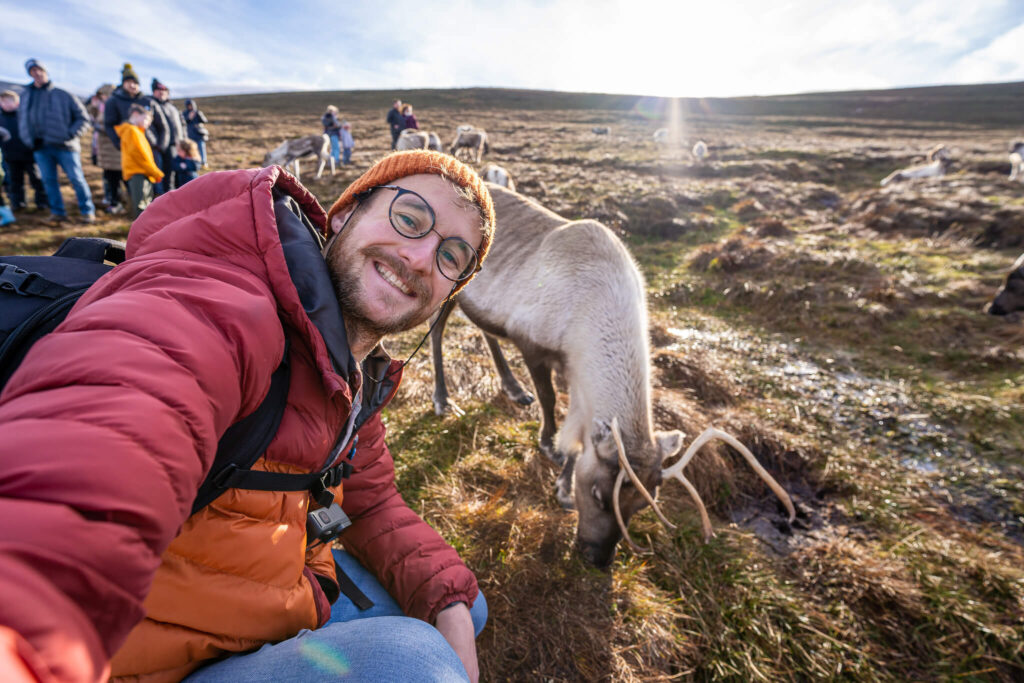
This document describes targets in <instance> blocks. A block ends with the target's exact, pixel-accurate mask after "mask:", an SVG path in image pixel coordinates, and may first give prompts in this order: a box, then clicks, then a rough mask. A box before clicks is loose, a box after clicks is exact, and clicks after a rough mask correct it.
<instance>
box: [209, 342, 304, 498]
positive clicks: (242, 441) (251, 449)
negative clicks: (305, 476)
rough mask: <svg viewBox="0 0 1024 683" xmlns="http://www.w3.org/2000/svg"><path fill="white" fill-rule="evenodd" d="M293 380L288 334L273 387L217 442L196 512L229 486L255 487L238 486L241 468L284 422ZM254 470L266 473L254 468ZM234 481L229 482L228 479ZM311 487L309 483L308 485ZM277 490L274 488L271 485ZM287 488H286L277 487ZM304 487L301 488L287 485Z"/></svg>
mask: <svg viewBox="0 0 1024 683" xmlns="http://www.w3.org/2000/svg"><path fill="white" fill-rule="evenodd" d="M290 384H291V367H290V366H289V365H288V337H287V336H285V344H284V357H283V358H282V359H281V364H280V365H279V366H278V367H277V370H275V371H274V374H273V375H271V376H270V389H269V390H268V391H267V395H266V397H265V398H264V399H263V402H262V403H260V405H259V407H258V408H256V410H255V411H253V412H252V413H250V414H249V415H248V416H246V417H245V418H243V419H241V420H239V421H238V422H236V423H235V424H233V425H231V426H230V427H229V428H228V430H227V431H226V432H224V436H222V437H221V439H220V442H219V443H218V444H217V456H216V457H215V458H214V461H213V467H212V468H210V472H209V473H208V474H207V475H206V479H204V480H203V483H202V484H201V485H200V486H199V491H198V492H197V493H196V499H195V502H193V503H192V512H191V514H195V513H196V512H197V511H198V510H201V509H202V508H204V507H206V506H207V505H209V504H210V503H212V502H213V501H214V500H216V499H217V498H218V497H219V496H220V494H222V493H224V492H225V491H227V490H228V489H229V488H251V487H248V486H238V485H237V484H238V483H239V482H240V480H239V478H238V477H237V476H236V473H237V472H250V470H249V468H250V467H252V465H253V463H255V462H256V461H257V460H258V459H259V457H260V456H261V455H263V454H264V453H265V452H266V450H267V447H268V446H270V442H271V441H273V440H274V435H275V434H277V428H278V427H280V426H281V418H282V417H283V416H284V410H285V407H286V406H287V405H288V389H289V385H290ZM250 474H263V473H262V472H260V473H256V472H250ZM229 481H230V482H232V483H228V482H229ZM307 487H308V485H307ZM268 490H273V489H268ZM276 490H286V489H276ZM287 490H296V491H297V490H300V489H287Z"/></svg>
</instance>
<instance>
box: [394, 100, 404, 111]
mask: <svg viewBox="0 0 1024 683" xmlns="http://www.w3.org/2000/svg"><path fill="white" fill-rule="evenodd" d="M391 106H392V107H394V108H395V109H397V110H399V111H401V110H402V100H395V101H394V103H393V104H392V105H391Z"/></svg>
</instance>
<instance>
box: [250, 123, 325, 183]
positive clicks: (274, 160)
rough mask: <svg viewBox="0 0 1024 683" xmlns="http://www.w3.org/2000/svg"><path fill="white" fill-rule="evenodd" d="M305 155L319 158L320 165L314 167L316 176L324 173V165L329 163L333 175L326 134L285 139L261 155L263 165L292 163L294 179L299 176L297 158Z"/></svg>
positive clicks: (297, 178) (286, 164)
mask: <svg viewBox="0 0 1024 683" xmlns="http://www.w3.org/2000/svg"><path fill="white" fill-rule="evenodd" d="M307 156H316V157H317V158H318V159H319V160H320V166H319V167H317V169H316V177H317V178H319V177H320V176H322V175H323V174H324V166H326V165H327V163H328V162H330V164H331V175H334V157H332V156H331V140H330V138H328V137H327V135H326V134H323V135H307V136H306V137H304V138H298V139H297V140H285V141H284V142H282V143H281V144H280V145H279V146H278V147H275V148H274V149H272V150H271V151H269V152H267V155H266V156H265V157H263V166H274V165H277V166H285V167H287V166H288V164H292V165H293V166H294V170H295V179H296V180H299V181H301V180H302V179H301V178H300V177H299V159H300V158H302V157H307Z"/></svg>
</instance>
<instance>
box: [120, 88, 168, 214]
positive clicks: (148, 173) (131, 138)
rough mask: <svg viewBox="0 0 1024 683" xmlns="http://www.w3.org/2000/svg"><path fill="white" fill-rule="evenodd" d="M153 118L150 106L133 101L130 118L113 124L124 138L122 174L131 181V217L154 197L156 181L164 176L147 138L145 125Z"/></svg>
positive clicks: (129, 183)
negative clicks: (147, 107) (124, 121)
mask: <svg viewBox="0 0 1024 683" xmlns="http://www.w3.org/2000/svg"><path fill="white" fill-rule="evenodd" d="M152 122H153V115H152V114H151V113H150V112H149V110H148V109H146V108H145V107H142V106H140V105H137V104H133V105H132V106H131V109H129V110H128V121H127V122H126V123H120V124H118V125H116V126H114V131H115V132H116V133H117V135H118V137H120V138H121V176H122V177H123V178H124V179H125V181H126V182H127V183H128V194H129V195H130V196H131V202H130V204H131V208H130V210H131V214H132V218H137V217H138V216H139V214H140V213H142V210H143V209H145V208H146V207H147V206H149V203H150V202H151V201H153V183H159V182H160V181H161V180H163V177H164V173H163V171H161V170H160V167H159V166H157V165H156V162H155V161H154V160H153V149H152V148H151V147H150V146H149V140H147V139H146V129H147V128H149V124H150V123H152Z"/></svg>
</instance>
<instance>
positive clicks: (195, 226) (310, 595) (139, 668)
mask: <svg viewBox="0 0 1024 683" xmlns="http://www.w3.org/2000/svg"><path fill="white" fill-rule="evenodd" d="M284 196H291V197H292V198H293V199H294V200H295V202H297V203H298V205H299V206H300V207H301V210H302V212H303V213H304V214H305V215H306V216H307V217H308V219H309V220H310V221H311V222H312V223H313V224H314V225H315V226H316V227H317V228H318V229H319V228H322V227H323V225H324V221H325V215H324V211H323V209H322V208H321V207H320V206H319V205H318V204H317V203H316V200H315V199H314V198H313V197H312V196H311V195H310V194H309V193H308V192H306V190H305V189H303V188H302V187H301V186H300V185H298V183H296V182H295V180H294V179H293V178H292V177H291V176H289V175H288V174H286V173H284V172H283V171H281V170H280V169H279V168H267V169H262V170H249V171H232V172H226V173H213V174H208V175H206V176H203V177H202V178H200V179H198V180H196V181H193V182H192V183H189V184H188V185H186V186H185V187H183V188H181V189H179V190H176V191H175V192H173V193H169V194H167V195H164V196H163V197H161V198H159V199H158V200H157V201H156V202H154V203H153V204H152V205H151V206H150V207H149V208H148V209H147V210H146V212H145V213H144V214H143V216H142V217H141V218H140V219H139V220H138V221H136V222H135V224H134V225H133V226H132V229H131V234H130V236H129V240H128V254H129V260H128V261H126V262H125V263H124V264H122V265H120V266H118V267H117V268H115V269H114V270H113V271H112V272H111V273H110V274H108V275H106V276H105V277H104V278H102V279H101V280H100V281H99V282H98V283H97V284H96V285H95V286H94V287H93V288H91V289H90V290H89V291H88V292H87V293H86V295H85V296H83V297H82V299H81V300H80V301H79V302H78V303H77V304H76V306H75V308H74V309H73V311H72V312H71V314H70V315H69V316H68V318H67V320H65V322H64V323H63V324H62V325H61V326H60V327H59V328H58V329H57V330H56V331H55V332H54V333H53V334H50V335H48V336H47V337H45V338H44V339H42V340H41V341H40V342H38V343H37V344H36V345H35V346H34V347H33V348H32V351H31V352H30V353H29V355H28V356H27V357H26V359H25V361H24V362H23V364H22V365H21V367H20V368H19V370H18V371H17V372H16V373H15V374H14V376H13V377H12V378H11V380H10V381H9V383H8V384H7V386H6V388H5V389H4V392H3V394H2V395H0V668H3V661H4V659H3V656H2V655H3V654H4V652H12V651H13V652H17V653H19V656H20V659H21V661H22V663H24V664H25V665H26V666H27V667H28V668H29V669H30V670H31V671H32V672H33V674H34V675H35V676H36V677H37V678H39V679H40V680H59V681H93V680H98V679H102V678H103V677H104V676H105V675H106V674H107V673H108V672H109V671H110V670H109V669H108V668H107V667H108V664H107V662H108V660H109V659H110V658H111V657H113V671H112V672H113V674H114V675H115V676H121V675H123V676H133V677H139V678H142V679H146V680H178V679H180V678H181V677H183V676H184V675H186V674H187V673H188V672H190V671H192V670H193V669H195V668H196V667H197V666H198V665H199V664H200V663H202V662H203V661H205V660H206V659H208V658H211V657H216V656H219V655H221V654H223V653H224V652H235V651H243V650H248V649H252V648H255V647H258V646H259V645H260V644H262V643H264V642H271V641H278V640H281V639H284V638H288V637H290V636H292V635H294V634H295V633H296V632H297V631H299V630H300V629H302V628H316V627H317V626H319V625H322V624H323V623H324V621H325V620H326V618H327V616H328V612H329V605H328V603H327V600H326V598H325V594H324V591H323V589H322V588H321V582H324V585H327V586H330V584H331V583H332V582H334V581H335V577H334V573H333V565H332V563H331V560H330V554H329V551H328V549H327V548H324V547H321V549H320V551H319V552H316V553H310V554H309V556H308V557H307V554H306V552H305V547H306V537H305V517H306V512H307V506H308V504H309V498H308V496H307V494H306V493H304V492H299V493H280V492H266V491H247V490H246V491H242V490H231V491H229V492H227V493H226V494H224V495H223V496H221V497H220V498H218V499H217V500H216V501H215V502H214V503H212V504H211V505H209V506H208V507H206V508H204V509H203V510H201V511H200V512H199V513H197V514H196V515H193V516H192V517H188V514H189V510H190V506H191V503H192V500H193V498H194V496H195V491H196V490H197V488H198V486H199V483H200V482H201V481H202V479H203V477H204V475H205V473H206V471H207V470H208V469H209V468H210V466H211V464H212V461H213V457H214V454H215V452H216V448H217V441H218V439H219V437H220V435H221V434H223V433H224V431H225V430H226V429H227V428H228V426H230V425H231V424H232V423H233V422H235V421H236V420H237V419H238V418H239V417H241V416H244V415H246V414H248V413H249V412H251V411H252V410H254V409H255V408H256V406H257V405H259V403H260V401H261V400H262V398H263V396H264V395H265V393H266V391H267V387H268V386H269V381H270V375H271V373H272V372H273V370H274V369H275V368H276V366H277V365H278V363H279V362H280V359H281V354H282V353H283V350H284V334H287V335H288V336H289V340H290V346H289V348H290V359H291V367H292V371H291V377H292V379H291V390H290V393H289V397H288V408H287V410H286V413H285V416H284V418H283V420H282V423H281V427H280V429H279V431H278V433H277V436H276V437H275V439H274V441H273V443H272V444H271V446H270V448H269V449H268V450H267V453H266V454H265V456H264V457H263V458H261V459H260V461H259V462H258V463H257V465H256V468H257V469H266V470H270V471H278V472H309V471H316V470H319V469H321V468H322V467H323V466H324V464H325V462H326V460H327V459H329V453H330V452H331V450H332V447H333V446H334V444H335V442H336V441H337V440H338V438H339V431H340V430H341V429H344V426H345V424H346V421H347V419H348V417H349V414H350V412H351V401H352V395H353V392H352V390H351V388H350V381H351V382H352V383H355V382H358V381H360V375H359V373H358V371H357V370H356V366H355V364H354V362H353V360H352V358H351V354H350V353H349V352H348V348H347V345H346V343H345V341H344V340H345V338H344V331H343V329H344V328H343V325H342V323H341V320H340V313H339V312H338V310H337V306H336V305H332V304H329V303H328V304H327V305H325V302H333V301H334V299H333V296H332V295H330V292H329V287H330V284H329V280H327V279H326V270H325V267H324V266H323V261H322V259H317V258H316V257H315V255H316V253H317V252H316V245H315V242H314V238H313V237H312V235H311V234H310V233H309V232H308V231H307V232H306V233H305V238H303V237H302V235H301V234H298V233H296V231H295V225H300V227H301V224H300V223H297V222H296V218H295V216H291V218H290V219H289V218H287V217H285V218H282V208H281V207H282V206H283V204H282V201H281V199H282V197H284ZM275 197H276V198H277V201H276V202H275ZM285 201H287V200H285ZM275 208H276V209H277V214H275ZM284 213H285V214H287V213H288V212H287V211H284ZM289 221H290V222H289ZM286 224H287V225H286ZM299 232H300V233H301V232H302V230H300V231H299ZM303 239H307V240H308V244H307V243H303V242H302V240H303ZM296 254H298V256H296ZM303 259H305V260H303ZM290 269H291V270H290ZM296 271H301V272H296ZM293 280H294V282H293ZM325 283H326V284H325ZM325 288H327V289H328V291H326V292H325V291H324V289H325ZM282 322H283V323H284V325H283V327H282ZM392 367H394V365H392ZM368 385H369V383H368ZM386 393H387V394H388V395H377V396H369V397H364V402H363V405H364V407H365V406H369V407H370V408H371V411H367V412H360V413H359V415H360V417H361V418H362V421H361V424H360V423H357V425H358V426H357V428H358V432H357V434H358V436H359V441H358V449H357V452H356V455H355V457H354V459H353V461H352V463H353V465H354V466H355V471H354V473H353V474H352V477H351V478H350V479H349V480H347V481H346V482H345V483H344V484H343V486H344V489H345V497H344V502H343V507H344V509H345V511H346V512H347V513H348V515H349V517H351V518H352V520H353V525H352V527H350V528H349V529H348V530H347V531H346V532H345V534H344V535H343V537H342V538H343V541H344V543H345V546H346V548H347V549H348V550H349V551H350V552H352V553H353V554H354V555H355V556H356V557H358V558H359V560H360V561H361V562H363V564H364V565H366V566H367V567H369V568H371V569H372V570H373V571H374V572H375V573H376V574H377V576H378V577H379V578H380V580H381V582H382V583H383V585H384V586H385V587H387V588H388V590H389V591H390V592H391V593H392V595H394V596H395V598H396V599H397V600H398V602H399V604H401V605H402V607H403V609H405V611H406V612H407V613H408V614H409V615H410V616H414V617H418V618H421V619H425V620H428V621H432V620H433V618H434V617H435V616H436V614H437V612H438V611H439V610H440V609H441V608H443V607H445V606H447V605H448V604H450V603H452V602H454V601H457V600H462V601H465V602H467V603H469V604H472V602H473V600H474V599H475V598H476V594H477V585H476V580H475V579H474V577H473V575H472V573H471V572H470V571H469V570H468V569H467V568H466V567H465V566H464V565H463V564H462V562H461V561H460V560H459V558H458V556H457V554H456V553H455V551H454V550H453V549H452V548H451V547H450V546H448V545H447V544H446V543H445V542H444V541H443V540H442V539H441V537H440V536H439V535H438V534H437V533H436V532H435V531H434V530H433V529H431V528H430V527H429V526H428V525H427V524H426V523H424V522H423V521H422V520H421V519H420V518H419V517H418V516H417V515H416V514H415V513H414V512H413V511H412V510H410V509H409V508H408V506H407V505H406V504H405V503H404V501H403V500H402V499H401V497H400V496H399V494H398V492H397V490H396V489H395V485H394V463H393V461H392V459H391V455H390V453H389V452H388V449H387V447H386V446H385V444H384V427H383V424H382V423H381V420H380V416H379V413H377V412H373V411H375V410H378V409H379V407H380V406H381V405H383V403H385V402H386V400H388V399H389V398H390V394H391V393H393V388H392V391H388V392H386ZM378 394H380V392H378ZM367 416H369V417H368V419H367ZM186 518H187V519H186ZM317 575H319V576H320V579H319V580H318V579H317ZM341 599H346V598H344V597H342V598H341ZM143 617H146V618H145V619H143ZM5 627H8V628H5ZM8 629H10V630H8ZM12 632H13V633H12Z"/></svg>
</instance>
